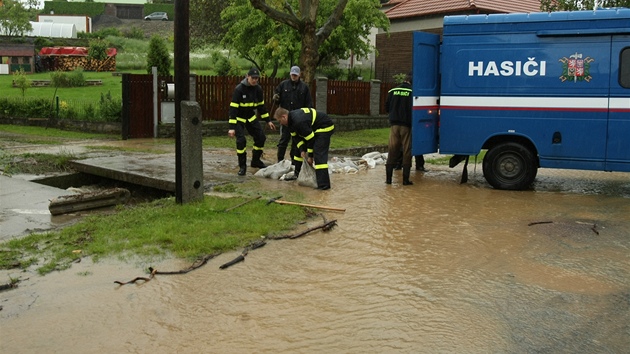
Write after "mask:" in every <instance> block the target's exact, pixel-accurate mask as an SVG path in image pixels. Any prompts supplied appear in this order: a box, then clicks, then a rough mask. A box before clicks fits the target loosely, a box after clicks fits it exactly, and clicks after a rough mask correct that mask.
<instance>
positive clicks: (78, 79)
mask: <svg viewBox="0 0 630 354" xmlns="http://www.w3.org/2000/svg"><path fill="white" fill-rule="evenodd" d="M50 85H51V86H53V87H81V86H85V77H84V76H83V68H80V67H79V68H76V69H74V70H73V71H71V72H70V73H67V72H64V71H53V72H51V73H50Z"/></svg>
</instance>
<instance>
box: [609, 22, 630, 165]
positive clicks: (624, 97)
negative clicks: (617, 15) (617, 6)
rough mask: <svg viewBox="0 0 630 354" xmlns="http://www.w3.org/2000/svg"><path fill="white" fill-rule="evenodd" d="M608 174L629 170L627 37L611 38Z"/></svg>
mask: <svg viewBox="0 0 630 354" xmlns="http://www.w3.org/2000/svg"><path fill="white" fill-rule="evenodd" d="M611 50H612V53H611V55H610V58H611V70H610V97H609V104H608V107H609V110H610V111H609V115H608V117H609V119H608V141H607V144H606V167H605V169H606V170H607V171H630V138H629V137H628V136H629V135H630V35H628V34H624V35H613V37H612V48H611Z"/></svg>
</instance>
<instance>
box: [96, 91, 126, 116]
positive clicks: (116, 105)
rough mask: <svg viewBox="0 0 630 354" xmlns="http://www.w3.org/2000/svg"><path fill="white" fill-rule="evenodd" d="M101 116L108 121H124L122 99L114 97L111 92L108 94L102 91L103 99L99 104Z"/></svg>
mask: <svg viewBox="0 0 630 354" xmlns="http://www.w3.org/2000/svg"><path fill="white" fill-rule="evenodd" d="M98 113H99V117H100V118H101V119H102V120H104V121H107V122H121V121H122V101H121V100H117V99H115V98H113V97H112V95H111V93H110V92H107V94H106V95H104V94H102V93H101V100H100V101H99V106H98Z"/></svg>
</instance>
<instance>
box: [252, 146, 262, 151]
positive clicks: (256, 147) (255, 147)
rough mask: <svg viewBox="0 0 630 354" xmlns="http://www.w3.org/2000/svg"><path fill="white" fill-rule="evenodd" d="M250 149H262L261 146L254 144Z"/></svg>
mask: <svg viewBox="0 0 630 354" xmlns="http://www.w3.org/2000/svg"><path fill="white" fill-rule="evenodd" d="M252 149H253V150H262V149H263V148H261V147H258V146H256V145H254V146H253V147H252Z"/></svg>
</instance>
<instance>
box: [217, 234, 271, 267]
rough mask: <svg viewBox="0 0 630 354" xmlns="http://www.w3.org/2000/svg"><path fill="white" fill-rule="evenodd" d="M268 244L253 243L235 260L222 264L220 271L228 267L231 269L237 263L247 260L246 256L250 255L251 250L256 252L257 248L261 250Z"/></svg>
mask: <svg viewBox="0 0 630 354" xmlns="http://www.w3.org/2000/svg"><path fill="white" fill-rule="evenodd" d="M266 244H267V242H265V241H256V242H254V243H252V244H251V245H249V246H247V247H245V249H244V250H243V252H242V253H241V254H240V255H239V256H238V257H236V258H234V259H233V260H231V261H229V262H227V263H224V264H222V265H221V266H220V267H219V269H225V268H227V267H231V266H233V265H235V264H236V263H239V262H242V261H244V260H245V256H247V254H248V253H249V251H250V250H255V249H256V248H260V247H262V246H264V245H266Z"/></svg>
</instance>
